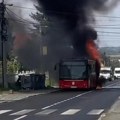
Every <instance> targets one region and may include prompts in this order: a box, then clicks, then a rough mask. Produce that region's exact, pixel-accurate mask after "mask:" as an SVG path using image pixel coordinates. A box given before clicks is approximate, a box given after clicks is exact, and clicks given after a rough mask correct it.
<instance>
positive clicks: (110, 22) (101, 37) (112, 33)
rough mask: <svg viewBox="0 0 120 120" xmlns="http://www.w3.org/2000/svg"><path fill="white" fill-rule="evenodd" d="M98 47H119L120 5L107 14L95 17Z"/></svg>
mask: <svg viewBox="0 0 120 120" xmlns="http://www.w3.org/2000/svg"><path fill="white" fill-rule="evenodd" d="M95 29H96V30H97V31H98V44H99V46H100V47H120V4H118V5H117V6H116V7H115V8H114V9H113V10H111V11H109V12H108V13H107V14H103V13H102V14H98V15H96V27H95Z"/></svg>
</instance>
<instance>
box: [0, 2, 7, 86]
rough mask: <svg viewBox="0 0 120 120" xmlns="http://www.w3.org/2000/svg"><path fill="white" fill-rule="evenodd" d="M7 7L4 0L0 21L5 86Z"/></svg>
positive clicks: (1, 4) (0, 8)
mask: <svg viewBox="0 0 120 120" xmlns="http://www.w3.org/2000/svg"><path fill="white" fill-rule="evenodd" d="M5 9H6V6H5V4H4V0H2V2H1V3H0V19H1V20H0V22H1V31H0V34H1V56H2V85H3V88H4V87H5V75H6V74H5V67H6V66H5V62H6V55H5V41H7V23H6V22H7V21H6V18H5Z"/></svg>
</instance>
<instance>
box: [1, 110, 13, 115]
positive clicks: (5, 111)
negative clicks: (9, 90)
mask: <svg viewBox="0 0 120 120" xmlns="http://www.w3.org/2000/svg"><path fill="white" fill-rule="evenodd" d="M10 111H12V110H0V115H1V114H4V113H7V112H10Z"/></svg>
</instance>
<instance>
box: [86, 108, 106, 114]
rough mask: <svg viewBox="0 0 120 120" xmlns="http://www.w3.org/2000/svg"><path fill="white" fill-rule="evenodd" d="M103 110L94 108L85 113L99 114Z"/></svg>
mask: <svg viewBox="0 0 120 120" xmlns="http://www.w3.org/2000/svg"><path fill="white" fill-rule="evenodd" d="M103 111H104V109H94V110H92V111H90V112H88V113H87V115H100V114H101V113H102V112H103Z"/></svg>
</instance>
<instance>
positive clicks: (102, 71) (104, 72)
mask: <svg viewBox="0 0 120 120" xmlns="http://www.w3.org/2000/svg"><path fill="white" fill-rule="evenodd" d="M100 73H103V74H107V73H110V70H100Z"/></svg>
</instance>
